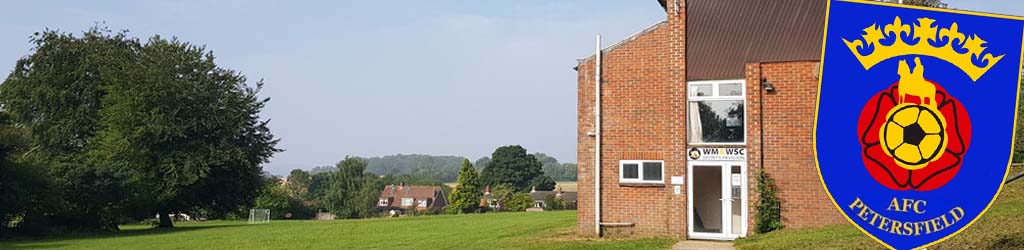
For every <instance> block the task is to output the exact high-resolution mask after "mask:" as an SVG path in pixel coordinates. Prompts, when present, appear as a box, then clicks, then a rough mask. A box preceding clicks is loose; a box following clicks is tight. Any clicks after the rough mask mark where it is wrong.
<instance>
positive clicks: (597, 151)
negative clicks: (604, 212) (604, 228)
mask: <svg viewBox="0 0 1024 250" xmlns="http://www.w3.org/2000/svg"><path fill="white" fill-rule="evenodd" d="M596 51H597V52H596V53H595V58H594V63H595V65H594V232H595V233H596V235H597V236H598V237H601V34H598V35H597V48H596Z"/></svg>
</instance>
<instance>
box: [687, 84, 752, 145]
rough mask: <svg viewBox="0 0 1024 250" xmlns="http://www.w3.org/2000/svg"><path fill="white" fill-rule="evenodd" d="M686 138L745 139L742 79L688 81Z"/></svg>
mask: <svg viewBox="0 0 1024 250" xmlns="http://www.w3.org/2000/svg"><path fill="white" fill-rule="evenodd" d="M687 91H688V92H689V93H690V94H689V98H687V99H688V100H687V103H688V105H687V117H686V120H687V123H688V126H687V137H688V138H689V139H688V140H689V141H690V143H705V144H742V143H744V142H746V136H745V135H746V126H745V125H746V122H745V119H746V95H745V94H746V93H745V91H744V81H743V80H728V81H695V82H690V83H689V84H688V88H687Z"/></svg>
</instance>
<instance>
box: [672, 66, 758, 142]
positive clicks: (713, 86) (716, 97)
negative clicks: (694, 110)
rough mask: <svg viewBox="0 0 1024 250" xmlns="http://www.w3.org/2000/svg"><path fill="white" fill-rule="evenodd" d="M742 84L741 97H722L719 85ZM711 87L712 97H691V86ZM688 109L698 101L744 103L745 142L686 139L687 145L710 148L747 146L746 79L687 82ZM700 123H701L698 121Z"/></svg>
mask: <svg viewBox="0 0 1024 250" xmlns="http://www.w3.org/2000/svg"><path fill="white" fill-rule="evenodd" d="M733 83H738V84H740V95H739V96H722V95H721V94H720V93H718V91H719V89H718V88H719V85H722V84H733ZM707 84H710V85H711V93H712V94H711V96H690V92H689V90H690V89H691V87H690V86H693V85H707ZM686 89H687V92H686V107H687V108H689V107H690V103H692V102H697V101H743V116H744V117H743V141H741V142H692V141H690V138H689V136H687V138H686V142H687V144H690V145H698V146H699V145H709V146H720V145H746V144H747V131H748V129H747V121H749V120H750V119H748V117H746V116H747V114H748V112H747V111H748V110H749V107H747V80H746V79H733V80H707V81H688V82H686ZM687 114H689V112H687ZM698 122H699V121H698ZM686 128H687V129H689V128H690V117H686Z"/></svg>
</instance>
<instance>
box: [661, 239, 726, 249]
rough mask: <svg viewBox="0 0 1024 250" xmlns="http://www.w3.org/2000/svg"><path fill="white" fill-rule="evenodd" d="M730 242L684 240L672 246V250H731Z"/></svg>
mask: <svg viewBox="0 0 1024 250" xmlns="http://www.w3.org/2000/svg"><path fill="white" fill-rule="evenodd" d="M732 249H734V248H733V247H732V242H728V241H704V240H684V241H680V242H679V243H676V244H675V245H672V250H732Z"/></svg>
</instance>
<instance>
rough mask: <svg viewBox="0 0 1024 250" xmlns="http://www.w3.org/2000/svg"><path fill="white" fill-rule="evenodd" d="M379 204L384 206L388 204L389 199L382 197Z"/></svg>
mask: <svg viewBox="0 0 1024 250" xmlns="http://www.w3.org/2000/svg"><path fill="white" fill-rule="evenodd" d="M377 206H382V207H386V206H388V200H387V199H380V200H379V201H377Z"/></svg>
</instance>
